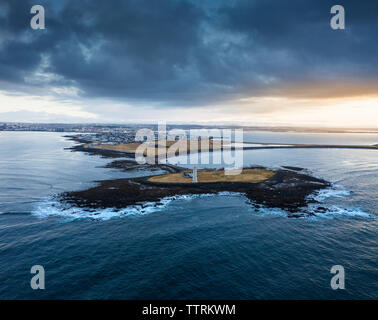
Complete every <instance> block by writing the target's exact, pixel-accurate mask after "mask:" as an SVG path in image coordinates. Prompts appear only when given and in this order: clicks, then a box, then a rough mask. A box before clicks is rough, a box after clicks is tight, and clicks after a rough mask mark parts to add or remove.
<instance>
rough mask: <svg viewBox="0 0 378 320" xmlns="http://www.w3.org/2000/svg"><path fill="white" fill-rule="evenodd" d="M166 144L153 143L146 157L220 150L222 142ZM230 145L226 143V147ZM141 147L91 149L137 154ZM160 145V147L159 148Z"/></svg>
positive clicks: (101, 146)
mask: <svg viewBox="0 0 378 320" xmlns="http://www.w3.org/2000/svg"><path fill="white" fill-rule="evenodd" d="M163 143H164V142H162V141H156V142H154V143H151V145H150V146H148V148H147V149H145V150H144V155H145V156H146V155H147V152H154V154H155V155H156V156H158V155H160V154H167V153H169V152H172V154H169V156H174V155H175V153H176V152H178V151H179V149H178V148H181V149H185V150H187V151H186V152H188V153H189V152H190V151H192V152H198V151H208V150H213V151H214V150H220V149H221V144H220V142H213V141H212V140H210V141H209V148H208V149H207V148H203V147H202V146H201V142H198V141H197V140H193V141H190V140H187V141H185V140H184V141H166V142H165V148H164V144H163ZM173 144H175V146H176V147H173V149H169V148H170V147H171V146H172V145H173ZM226 144H228V143H224V145H226ZM140 145H141V143H139V142H133V143H121V144H117V145H110V144H100V145H95V146H91V147H90V148H93V149H102V150H114V151H121V152H128V153H136V151H137V148H138V147H139V146H140ZM159 145H160V147H159ZM84 148H89V145H88V144H86V145H84Z"/></svg>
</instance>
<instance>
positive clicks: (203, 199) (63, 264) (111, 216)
mask: <svg viewBox="0 0 378 320" xmlns="http://www.w3.org/2000/svg"><path fill="white" fill-rule="evenodd" d="M248 134H249V136H248V140H250V141H255V142H272V143H274V142H276V143H291V142H293V143H306V141H308V139H310V140H311V142H310V143H330V142H324V140H325V136H324V134H322V135H320V136H316V135H315V136H314V135H312V136H311V138H309V137H308V135H301V134H293V133H288V134H287V135H285V134H282V133H279V134H275V133H255V134H256V135H255V136H253V134H254V133H248ZM264 135H265V137H264ZM293 135H294V136H293ZM62 136H63V134H58V133H35V132H34V133H30V132H1V133H0V270H1V271H0V298H1V299H377V298H378V269H377V267H378V264H377V255H378V228H377V227H378V220H377V218H378V209H377V204H378V201H377V200H378V152H377V151H375V150H336V149H316V150H312V149H296V150H288V149H286V150H277V149H274V150H250V151H246V152H245V153H244V165H249V164H260V165H265V166H269V167H278V166H281V165H291V166H300V167H305V168H307V169H308V170H309V171H310V172H311V173H312V174H314V175H316V176H319V177H322V178H325V179H327V180H329V181H331V182H332V183H333V184H334V185H333V187H332V188H331V189H329V190H326V191H322V192H321V193H319V194H315V195H314V197H316V198H317V199H318V200H319V201H321V202H322V204H323V206H325V207H326V208H328V211H327V212H325V213H324V214H323V215H321V216H317V217H312V218H299V219H289V218H287V217H286V214H285V212H282V211H281V210H274V209H259V210H256V209H255V208H254V207H253V205H251V204H249V203H248V201H247V199H246V198H245V197H244V196H243V195H241V194H237V193H223V194H219V195H212V196H209V195H204V196H197V197H196V196H194V197H189V196H188V197H185V196H184V197H183V196H181V197H176V198H167V199H165V200H164V201H163V203H162V204H161V205H160V206H158V207H155V206H154V205H153V204H147V205H146V206H145V207H143V208H141V207H129V208H124V209H123V210H121V211H118V212H117V211H114V210H103V211H98V212H83V211H82V210H79V209H78V208H63V207H60V206H59V204H57V203H56V202H54V201H53V200H52V195H54V194H57V193H60V192H62V191H69V190H78V189H84V188H88V187H89V186H91V185H94V182H93V181H94V180H102V179H113V178H122V177H128V176H131V175H132V173H123V172H120V171H118V170H114V169H105V168H101V167H102V166H104V165H105V164H106V163H108V162H109V161H111V159H103V158H101V157H99V156H89V155H86V154H84V153H78V152H70V151H69V150H64V148H65V147H69V146H71V145H72V142H70V141H67V140H66V139H64V138H63V137H62ZM351 139H352V140H353V139H355V140H356V141H357V140H358V141H360V142H361V143H362V142H365V143H364V144H373V143H378V137H377V135H372V134H365V135H364V134H359V135H358V136H352V138H351V137H350V135H344V136H343V135H329V140H330V141H332V143H337V144H347V143H348V142H349V144H352V143H351V142H350V141H351ZM360 142H359V143H360ZM353 144H354V143H353ZM188 167H189V166H188ZM135 174H136V175H137V174H140V172H139V173H135ZM33 265H42V266H43V267H44V268H45V272H46V289H45V290H32V289H31V287H30V279H31V277H32V275H31V274H30V268H31V267H32V266H33ZM333 265H342V266H344V268H345V273H346V279H345V286H346V288H345V290H332V288H331V286H330V280H331V278H332V276H333V274H331V273H330V269H331V267H332V266H333Z"/></svg>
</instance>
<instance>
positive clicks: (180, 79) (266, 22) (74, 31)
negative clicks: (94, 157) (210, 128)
mask: <svg viewBox="0 0 378 320" xmlns="http://www.w3.org/2000/svg"><path fill="white" fill-rule="evenodd" d="M33 4H36V3H35V2H34V1H26V0H11V1H10V0H9V1H3V2H2V3H1V5H0V83H1V84H0V86H1V87H0V89H1V88H7V89H9V88H14V89H15V90H18V89H19V88H22V90H26V91H27V90H30V91H32V90H37V91H38V90H41V89H43V88H47V87H51V86H55V87H59V86H68V87H69V86H73V87H77V88H79V89H80V90H81V94H82V95H83V96H88V97H108V98H109V97H110V98H114V99H117V100H122V101H128V102H129V101H141V102H158V103H161V105H171V104H179V105H184V104H201V103H210V102H220V101H223V100H231V99H234V98H239V97H246V96H259V95H274V94H281V95H285V94H289V95H295V94H296V92H295V91H296V90H295V89H293V88H295V87H296V86H297V87H298V88H300V86H301V85H306V86H308V84H311V83H312V82H316V83H317V88H318V91H317V93H316V95H319V94H320V95H321V88H320V89H319V83H320V84H321V83H325V84H326V86H327V88H328V91H327V92H329V83H332V82H337V83H338V84H340V83H343V82H348V83H349V82H352V83H354V82H356V83H365V82H367V83H376V82H377V80H378V58H377V56H378V55H377V52H378V42H377V41H376V35H377V32H378V1H376V0H367V1H363V2H358V1H338V2H337V4H343V5H344V7H345V10H346V30H339V31H335V30H332V29H331V28H330V26H329V19H330V16H331V15H330V13H329V12H330V8H331V6H332V5H333V4H335V2H334V1H325V0H324V1H304V0H297V1H295V0H283V1H272V0H261V1H253V0H248V1H247V0H245V1H244V0H240V1H237V0H235V1H216V2H214V1H193V0H192V1H189V0H161V1H152V0H128V1H121V0H113V1H100V0H99V1H95V0H91V1H89V0H88V1H86V0H84V1H74V0H72V1H59V2H58V1H47V0H45V1H38V4H42V5H44V7H45V9H46V28H47V29H46V30H38V31H34V30H31V28H30V27H29V22H30V17H31V15H30V13H29V12H30V8H31V6H32V5H33ZM320 87H321V85H320ZM369 88H371V85H370V86H369ZM319 90H320V93H319ZM307 91H308V90H307ZM307 91H306V92H307ZM327 94H328V93H327ZM308 95H311V90H309V92H308Z"/></svg>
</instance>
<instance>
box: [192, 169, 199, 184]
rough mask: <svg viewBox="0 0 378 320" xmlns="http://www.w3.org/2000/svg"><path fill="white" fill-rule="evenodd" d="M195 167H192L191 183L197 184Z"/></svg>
mask: <svg viewBox="0 0 378 320" xmlns="http://www.w3.org/2000/svg"><path fill="white" fill-rule="evenodd" d="M197 182H198V181H197V167H196V166H194V168H193V174H192V183H197Z"/></svg>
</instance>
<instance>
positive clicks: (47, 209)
mask: <svg viewBox="0 0 378 320" xmlns="http://www.w3.org/2000/svg"><path fill="white" fill-rule="evenodd" d="M216 195H227V196H235V195H238V196H240V193H237V192H219V193H217V194H211V193H205V194H193V195H192V194H191V195H178V196H171V197H166V198H163V199H161V200H160V201H158V202H144V203H142V204H138V205H132V206H127V207H125V208H122V209H117V208H106V209H102V208H99V209H91V208H81V207H77V206H72V205H69V204H66V203H63V202H60V201H58V200H45V201H43V202H42V203H40V204H39V205H38V206H37V207H36V209H35V210H33V211H32V215H34V216H37V217H40V218H47V217H50V216H58V217H64V218H67V219H72V220H77V219H87V218H90V219H96V220H109V219H112V218H120V217H126V216H137V215H139V216H142V215H147V214H151V213H154V212H159V211H162V210H164V209H165V208H166V207H167V206H168V205H169V204H170V203H171V202H172V201H175V200H184V201H189V200H192V199H195V198H204V197H213V196H216Z"/></svg>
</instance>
